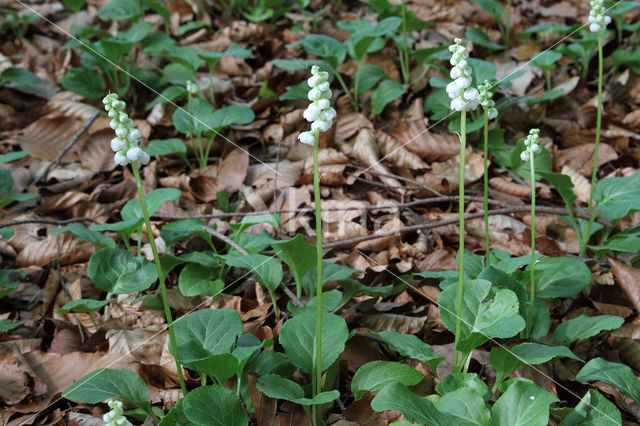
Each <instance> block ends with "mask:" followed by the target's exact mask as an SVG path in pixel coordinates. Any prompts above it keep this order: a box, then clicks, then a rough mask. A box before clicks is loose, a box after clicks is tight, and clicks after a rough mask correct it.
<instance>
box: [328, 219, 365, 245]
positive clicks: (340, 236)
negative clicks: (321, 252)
mask: <svg viewBox="0 0 640 426" xmlns="http://www.w3.org/2000/svg"><path fill="white" fill-rule="evenodd" d="M368 234H369V231H367V228H365V227H364V226H362V225H360V224H359V223H356V222H342V221H338V222H335V223H329V224H327V226H325V227H324V228H323V230H322V236H323V238H324V240H325V241H327V242H334V241H342V240H348V239H350V238H357V237H364V236H365V235H368Z"/></svg>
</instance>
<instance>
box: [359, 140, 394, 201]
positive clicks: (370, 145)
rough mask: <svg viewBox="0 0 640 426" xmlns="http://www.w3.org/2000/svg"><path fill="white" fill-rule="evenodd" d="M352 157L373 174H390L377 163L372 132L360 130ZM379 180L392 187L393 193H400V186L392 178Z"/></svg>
mask: <svg viewBox="0 0 640 426" xmlns="http://www.w3.org/2000/svg"><path fill="white" fill-rule="evenodd" d="M353 155H354V157H356V159H357V160H359V161H360V162H362V163H364V164H365V165H366V166H367V167H370V168H371V170H373V171H374V172H378V173H382V174H387V175H388V174H390V173H389V170H387V168H386V167H385V166H383V165H382V164H380V162H379V161H378V156H379V150H378V144H377V143H376V139H375V137H374V135H373V132H372V131H371V130H369V129H362V130H360V132H359V133H358V136H357V137H356V141H355V142H354V144H353ZM379 179H380V180H381V181H382V182H383V183H385V184H387V185H389V186H390V187H392V188H393V189H394V190H395V191H398V192H404V191H402V189H401V188H402V185H401V184H400V182H399V181H397V180H396V179H394V178H391V177H386V176H379Z"/></svg>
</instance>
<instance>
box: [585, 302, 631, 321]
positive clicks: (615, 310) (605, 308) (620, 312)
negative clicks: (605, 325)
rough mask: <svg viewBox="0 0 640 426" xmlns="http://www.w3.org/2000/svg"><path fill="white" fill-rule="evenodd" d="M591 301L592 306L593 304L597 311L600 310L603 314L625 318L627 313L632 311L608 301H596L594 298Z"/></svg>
mask: <svg viewBox="0 0 640 426" xmlns="http://www.w3.org/2000/svg"><path fill="white" fill-rule="evenodd" d="M591 303H593V306H595V308H596V309H597V310H598V312H600V313H601V314H603V315H616V316H619V317H622V318H627V317H628V316H629V315H631V314H632V313H633V310H631V309H629V308H627V307H626V306H622V305H613V304H610V303H602V302H596V301H595V300H592V301H591Z"/></svg>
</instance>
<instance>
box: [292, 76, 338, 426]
mask: <svg viewBox="0 0 640 426" xmlns="http://www.w3.org/2000/svg"><path fill="white" fill-rule="evenodd" d="M311 75H312V76H311V78H309V80H307V83H308V84H309V87H310V88H311V89H310V90H309V95H308V97H309V100H310V101H311V104H310V105H309V106H308V107H307V109H306V110H305V111H304V118H305V119H306V120H307V121H310V122H311V131H307V132H303V133H301V134H300V135H299V136H298V139H299V140H300V142H302V143H304V144H307V145H311V144H313V194H314V200H315V206H316V305H317V307H316V331H315V341H314V345H313V371H312V373H311V387H312V395H313V397H318V395H320V394H321V393H322V371H323V368H322V367H323V365H322V354H323V352H322V337H323V336H322V322H323V319H322V313H323V312H322V311H323V306H322V285H323V282H322V278H323V275H322V214H321V212H322V210H321V199H320V172H319V164H318V150H319V147H318V144H319V138H320V132H326V131H327V130H329V129H330V128H331V123H332V121H333V119H334V118H335V116H336V111H335V110H334V109H333V108H332V107H331V103H330V100H331V89H330V86H329V73H327V72H326V71H320V68H319V67H318V66H317V65H316V66H313V67H312V68H311ZM312 412H313V414H312V419H313V422H314V425H315V424H322V409H321V406H318V405H313V406H312Z"/></svg>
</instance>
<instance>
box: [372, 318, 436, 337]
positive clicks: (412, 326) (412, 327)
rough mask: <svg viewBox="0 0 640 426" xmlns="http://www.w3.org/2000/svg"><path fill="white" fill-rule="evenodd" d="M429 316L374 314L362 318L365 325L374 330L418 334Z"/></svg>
mask: <svg viewBox="0 0 640 426" xmlns="http://www.w3.org/2000/svg"><path fill="white" fill-rule="evenodd" d="M426 320H427V317H409V316H406V315H399V314H373V315H367V316H366V317H364V318H363V319H362V320H361V323H362V325H363V326H365V327H368V328H370V329H371V330H373V331H383V330H392V331H397V332H398V333H404V334H416V333H417V332H419V331H420V330H421V329H422V326H423V325H424V323H425V321H426Z"/></svg>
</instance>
